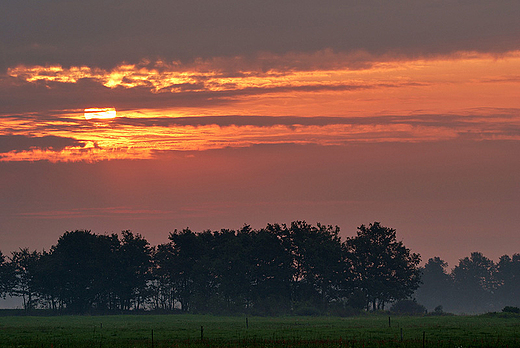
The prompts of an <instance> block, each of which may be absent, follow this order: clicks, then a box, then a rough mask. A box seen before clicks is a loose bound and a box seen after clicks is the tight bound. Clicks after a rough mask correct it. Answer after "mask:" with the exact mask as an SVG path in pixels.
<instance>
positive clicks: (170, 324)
mask: <svg viewBox="0 0 520 348" xmlns="http://www.w3.org/2000/svg"><path fill="white" fill-rule="evenodd" d="M518 346H520V317H518V316H514V315H501V314H496V315H481V316H421V317H410V316H408V317H407V316H389V315H387V314H379V315H364V316H357V317H348V318H340V317H275V318H273V317H245V316H241V317H221V316H209V315H192V314H190V315H110V316H52V317H43V316H5V317H0V347H52V348H58V347H79V348H81V347H89V348H94V347H99V348H102V347H154V348H155V347H204V348H213V347H215V348H220V347H252V348H255V347H273V348H289V347H335V348H341V347H518Z"/></svg>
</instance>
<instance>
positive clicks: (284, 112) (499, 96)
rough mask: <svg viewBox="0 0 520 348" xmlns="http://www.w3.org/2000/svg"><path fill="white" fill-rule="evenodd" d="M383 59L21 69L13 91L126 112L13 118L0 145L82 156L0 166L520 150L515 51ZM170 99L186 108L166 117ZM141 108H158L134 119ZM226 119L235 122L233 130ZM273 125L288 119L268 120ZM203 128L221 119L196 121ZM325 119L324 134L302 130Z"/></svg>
mask: <svg viewBox="0 0 520 348" xmlns="http://www.w3.org/2000/svg"><path fill="white" fill-rule="evenodd" d="M379 58H380V60H379V61H378V60H377V59H375V57H373V56H370V55H367V54H362V53H359V54H358V55H357V56H354V55H342V54H334V53H332V52H330V51H324V52H321V53H316V54H311V55H305V54H301V55H297V54H288V55H285V56H274V55H269V56H267V55H266V56H265V57H263V58H262V57H257V59H256V60H254V59H245V58H228V59H225V58H219V59H212V60H207V61H202V60H199V61H196V62H195V63H193V64H189V65H183V64H181V63H178V62H172V63H166V62H162V61H157V62H154V63H151V62H148V61H143V62H142V63H140V64H137V65H131V64H124V65H120V66H118V67H116V68H114V69H112V70H103V69H100V68H91V67H70V68H63V67H61V66H49V67H42V66H33V67H25V66H18V67H15V68H11V69H9V71H8V73H9V75H10V76H11V78H13V79H16V80H17V81H20V80H21V81H23V83H25V84H41V83H46V84H48V85H47V87H48V89H50V90H51V92H52V90H53V88H54V86H55V85H54V84H60V85H70V86H76V85H78V86H81V85H80V81H82V80H84V79H88V80H91V81H95V82H96V83H98V84H100V85H102V86H104V88H105V89H106V91H105V93H106V94H107V96H110V95H111V93H112V92H111V91H117V96H118V98H119V99H118V100H119V101H118V102H119V103H120V104H121V105H122V106H123V107H118V116H119V117H118V119H114V120H95V121H93V120H90V121H85V120H81V117H80V115H79V114H78V112H77V111H75V110H69V111H61V112H60V113H59V114H55V116H52V112H51V113H50V116H47V117H39V116H38V115H37V114H33V115H32V116H31V117H25V116H24V115H23V114H21V115H17V116H15V115H11V117H10V118H6V120H8V121H6V122H5V123H4V124H3V129H2V128H0V134H7V135H30V136H38V137H44V136H56V137H63V138H72V139H77V140H78V141H81V142H82V144H84V146H82V147H78V146H76V147H74V146H70V147H67V148H64V149H62V150H61V151H49V150H48V149H42V148H34V149H20V150H19V151H9V152H4V153H2V154H0V160H1V161H14V160H20V161H27V160H42V159H44V160H49V161H97V160H105V159H117V158H150V157H153V156H154V155H155V154H156V153H160V152H164V151H185V150H207V149H214V148H223V147H244V146H252V145H256V144H279V143H296V144H319V145H341V144H345V143H348V142H388V141H407V142H419V141H441V140H448V139H454V138H457V137H459V136H462V135H464V136H467V135H468V134H469V135H471V137H474V138H475V139H509V140H520V132H519V131H518V129H520V115H519V113H518V111H517V110H520V95H519V92H518V91H520V88H519V87H520V86H519V84H520V51H515V52H509V53H507V54H504V55H503V56H501V57H496V56H492V55H489V54H477V53H471V52H459V53H457V54H454V55H451V56H443V57H433V58H429V59H426V58H421V59H416V60H409V59H408V60H400V59H399V57H386V60H381V58H382V57H379ZM262 59H263V61H262ZM320 59H321V61H320ZM291 62H292V65H291ZM262 67H263V68H262ZM265 67H268V69H265ZM60 91H61V89H60V90H56V91H55V93H59V92H60ZM134 92H137V93H138V94H137V95H138V96H139V98H136V94H135V93H134ZM127 95H128V97H126V96H127ZM157 97H160V98H159V99H157ZM125 98H127V99H125ZM172 98H177V99H190V100H192V101H191V104H188V105H187V106H176V107H172V106H171V105H170V104H171V99H172ZM65 99H70V98H65ZM105 99H106V98H105ZM136 99H137V100H142V101H143V102H144V103H148V104H150V105H153V107H150V106H148V107H143V108H136V107H135V105H136V104H135V103H136ZM177 99H176V100H177ZM147 100H149V102H147ZM125 103H128V105H133V107H130V108H129V107H126V108H125V107H124V105H126V104H125ZM229 115H235V116H233V117H234V118H233V120H234V121H233V122H231V123H229V122H228V121H229V120H230V118H229ZM432 115H433V116H432ZM275 116H276V117H287V118H288V119H286V120H284V121H283V122H281V123H280V120H281V119H277V120H275V119H273V118H271V119H268V118H266V117H275ZM200 117H213V118H217V119H215V121H214V122H213V123H212V122H209V123H208V122H207V120H209V119H205V121H204V122H202V123H201V122H195V121H192V120H194V119H196V118H200ZM219 117H220V118H219ZM247 117H249V118H247ZM251 117H253V118H251ZM261 117H264V119H265V120H269V121H268V122H267V123H269V124H268V125H265V124H261V123H262V122H259V121H258V120H259V119H260V118H261ZM320 117H321V118H322V122H317V121H315V122H314V121H313V122H307V121H305V119H306V118H308V119H312V120H318V119H319V118H320ZM326 117H329V118H330V117H333V118H335V119H334V120H332V119H327V120H326V121H323V120H325V118H326ZM396 117H398V118H396ZM432 117H433V121H432ZM147 119H148V120H149V121H146V120H147ZM240 119H241V120H242V121H239V120H240ZM132 120H134V121H132ZM175 120H179V121H178V122H176V121H175ZM244 120H245V121H244ZM359 120H364V121H359Z"/></svg>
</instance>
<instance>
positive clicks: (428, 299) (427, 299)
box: [415, 257, 453, 310]
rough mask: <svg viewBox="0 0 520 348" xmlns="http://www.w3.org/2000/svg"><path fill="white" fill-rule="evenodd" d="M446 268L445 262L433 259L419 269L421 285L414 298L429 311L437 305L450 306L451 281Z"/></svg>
mask: <svg viewBox="0 0 520 348" xmlns="http://www.w3.org/2000/svg"><path fill="white" fill-rule="evenodd" d="M447 267H448V263H447V262H446V261H444V260H442V259H441V258H439V257H434V258H431V259H429V260H428V262H427V263H426V264H425V265H424V267H423V268H421V282H422V284H421V286H420V287H419V288H418V289H417V291H416V292H415V297H416V298H417V300H418V301H419V302H420V303H423V304H424V305H425V306H426V307H427V308H428V309H430V310H432V309H434V308H435V307H437V306H439V305H444V306H448V307H449V306H450V305H451V299H452V297H453V280H452V278H451V276H450V275H449V274H448V272H447V270H446V269H447Z"/></svg>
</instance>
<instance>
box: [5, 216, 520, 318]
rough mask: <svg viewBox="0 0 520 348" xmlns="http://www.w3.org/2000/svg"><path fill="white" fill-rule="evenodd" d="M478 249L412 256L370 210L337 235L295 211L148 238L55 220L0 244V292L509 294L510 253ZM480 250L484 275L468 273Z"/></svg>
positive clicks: (185, 307) (222, 300)
mask: <svg viewBox="0 0 520 348" xmlns="http://www.w3.org/2000/svg"><path fill="white" fill-rule="evenodd" d="M477 254H478V253H475V255H474V254H472V256H471V257H470V258H466V259H467V261H464V260H466V259H463V260H461V264H460V265H459V266H457V267H455V269H454V270H453V271H452V272H451V274H448V273H447V271H446V267H447V265H446V264H445V262H444V261H442V260H440V259H439V258H434V259H430V260H429V261H428V263H427V264H426V265H425V266H424V267H423V268H421V267H419V263H420V256H419V255H418V254H417V253H413V252H411V251H410V249H408V248H406V247H405V246H404V244H403V243H402V242H401V241H398V240H397V236H396V231H395V229H392V228H389V227H385V226H382V225H381V224H380V223H379V222H374V223H371V224H369V225H368V226H365V225H362V226H360V227H358V229H357V233H356V235H355V236H353V237H349V238H346V240H344V241H342V240H341V238H340V237H339V228H338V227H332V226H326V225H322V224H319V223H318V224H317V225H315V226H314V225H310V224H308V223H306V222H304V221H295V222H292V223H291V224H290V225H284V224H282V225H280V224H268V225H267V226H266V227H265V228H262V229H258V230H256V229H252V228H251V227H250V226H248V225H244V226H243V227H242V228H241V229H239V230H228V229H222V230H219V231H203V232H194V231H191V230H190V229H184V230H181V231H178V230H175V231H174V232H172V233H170V234H169V237H168V242H167V243H164V244H160V245H157V246H155V247H154V246H151V245H150V243H148V241H147V240H146V239H145V238H144V237H143V236H141V235H139V234H134V233H132V232H131V231H123V232H122V233H121V234H120V235H118V234H110V235H98V234H94V233H92V232H90V231H85V230H82V231H70V232H65V233H64V234H63V235H62V236H61V237H60V238H59V239H58V241H57V243H56V245H54V246H52V247H51V249H50V250H49V251H42V252H38V251H30V250H29V249H27V248H25V249H20V250H18V251H15V252H12V253H11V255H10V256H4V255H2V254H0V293H1V294H2V295H4V296H5V295H11V296H19V297H21V298H22V299H23V306H24V308H25V309H26V310H32V309H36V308H42V309H49V310H54V311H56V312H63V313H111V312H121V311H129V310H156V311H182V312H188V313H214V314H232V313H248V314H253V315H282V314H337V315H348V314H353V313H355V312H356V311H361V310H378V309H379V310H383V309H385V308H386V307H385V306H387V305H388V304H390V303H393V302H395V301H398V300H402V299H407V298H411V297H412V296H415V297H416V298H417V299H419V301H421V302H423V303H424V304H425V305H426V306H429V307H431V306H435V307H438V306H439V305H445V306H446V308H451V307H450V306H451V305H452V302H449V301H451V300H453V304H455V303H456V300H455V297H454V296H452V297H449V296H447V295H446V294H447V293H448V292H450V291H452V292H453V293H456V291H455V289H463V288H464V287H465V286H473V288H475V289H477V288H478V289H480V290H479V291H481V292H478V291H476V290H475V291H476V292H475V294H476V295H475V296H477V294H478V296H481V297H478V299H477V297H475V302H478V303H479V304H482V303H487V302H486V301H489V303H493V302H492V301H493V296H494V295H490V294H491V293H493V294H494V293H496V292H497V291H498V290H499V289H500V291H499V292H501V293H504V294H505V293H507V294H508V296H509V297H508V298H509V300H508V301H510V302H508V304H510V305H516V302H515V301H517V300H516V298H518V296H517V294H516V291H517V290H516V289H518V287H517V286H516V283H514V282H515V281H518V277H519V276H520V273H519V272H520V268H519V267H518V266H517V264H518V263H519V262H520V255H514V256H513V258H509V259H508V258H507V257H505V256H504V257H503V258H501V263H499V265H498V266H497V265H494V264H493V263H492V261H490V260H487V259H485V258H484V257H483V256H482V255H481V254H479V255H480V256H482V258H480V259H479V258H478V257H477V256H478V255H477ZM484 259H485V260H487V261H488V264H489V262H491V263H490V265H492V266H489V267H488V268H486V269H488V271H489V272H491V273H490V274H492V276H490V277H491V278H486V277H487V273H485V274H483V273H479V272H481V271H482V267H481V265H482V264H486V263H485V262H484V261H483V260H484ZM508 260H509V261H508ZM463 261H464V262H463ZM475 265H478V267H476V268H475V267H474V266H475ZM479 267H480V268H479ZM486 267H487V266H486ZM515 267H516V268H515ZM484 268H485V267H484ZM506 269H507V270H508V272H509V273H507V272H506ZM499 274H500V276H499ZM515 275H516V277H515ZM421 278H422V285H421ZM462 279H464V281H463V280H462ZM446 284H450V285H449V286H448V287H447V288H446V287H445V286H446ZM473 288H472V289H473ZM461 291H462V290H461ZM472 296H473V295H472ZM515 296H516V297H515Z"/></svg>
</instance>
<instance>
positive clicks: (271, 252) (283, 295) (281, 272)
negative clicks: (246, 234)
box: [250, 224, 294, 315]
mask: <svg viewBox="0 0 520 348" xmlns="http://www.w3.org/2000/svg"><path fill="white" fill-rule="evenodd" d="M284 235H285V232H284V230H283V228H282V227H281V226H280V225H278V224H274V225H267V226H266V227H265V228H263V229H261V230H259V231H253V232H252V234H251V237H252V242H251V255H250V256H251V260H250V262H251V267H252V269H251V298H252V301H253V304H252V306H253V310H254V311H255V313H259V314H264V315H265V314H268V315H270V314H284V313H289V312H290V309H291V283H292V280H293V273H294V271H293V268H292V256H291V254H290V251H289V250H288V249H287V248H286V247H285V246H284V241H283V236H284Z"/></svg>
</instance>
